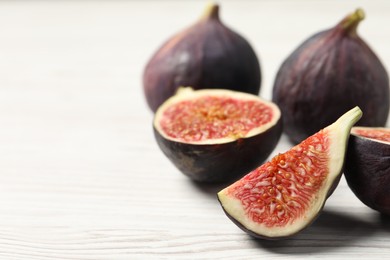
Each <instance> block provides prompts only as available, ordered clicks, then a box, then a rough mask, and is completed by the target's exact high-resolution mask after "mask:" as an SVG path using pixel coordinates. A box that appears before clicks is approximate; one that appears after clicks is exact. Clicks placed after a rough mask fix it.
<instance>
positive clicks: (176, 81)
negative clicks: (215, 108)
mask: <svg viewBox="0 0 390 260" xmlns="http://www.w3.org/2000/svg"><path fill="white" fill-rule="evenodd" d="M218 9H219V7H218V5H212V6H211V7H210V8H209V9H208V12H207V14H205V15H204V16H203V17H202V19H200V21H198V22H197V23H195V24H194V25H193V26H191V27H190V28H188V29H186V30H184V31H182V32H180V33H178V34H176V35H174V36H173V37H172V38H170V39H169V40H168V41H167V42H166V43H165V44H163V45H162V47H161V48H160V49H159V50H158V51H157V52H156V53H155V54H154V55H153V57H152V58H151V59H150V61H149V62H148V64H147V65H146V68H145V70H144V75H143V85H144V94H145V97H146V101H147V103H148V105H149V107H150V109H151V110H152V111H153V112H155V111H156V110H157V108H158V107H159V106H160V105H161V104H162V103H163V102H164V101H165V100H166V99H168V98H169V97H171V96H173V95H174V94H175V93H176V90H177V89H178V88H179V87H180V86H192V87H193V88H194V89H205V88H207V89H211V88H222V89H230V90H236V91H241V92H246V93H251V94H255V95H258V94H259V91H260V84H261V71H260V64H259V60H258V58H257V56H256V54H255V52H254V50H253V49H252V47H251V46H250V44H249V43H248V42H247V40H246V39H244V38H243V37H242V36H240V35H239V34H237V33H236V32H233V31H232V30H230V29H229V28H227V27H226V26H225V25H223V24H222V23H221V21H220V19H219V15H218Z"/></svg>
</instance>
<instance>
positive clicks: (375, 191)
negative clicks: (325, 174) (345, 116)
mask: <svg viewBox="0 0 390 260" xmlns="http://www.w3.org/2000/svg"><path fill="white" fill-rule="evenodd" d="M344 175H345V179H346V181H347V183H348V186H349V187H350V188H351V190H352V191H353V193H354V194H355V195H356V197H358V198H359V199H360V201H361V202H363V203H364V204H366V205H367V206H368V207H370V208H372V209H374V210H377V211H379V212H381V213H384V214H386V215H390V189H389V187H390V128H381V127H353V128H352V130H351V137H350V139H349V146H348V151H347V157H346V162H345V171H344Z"/></svg>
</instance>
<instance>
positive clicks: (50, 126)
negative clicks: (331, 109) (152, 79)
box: [0, 0, 390, 260]
mask: <svg viewBox="0 0 390 260" xmlns="http://www.w3.org/2000/svg"><path fill="white" fill-rule="evenodd" d="M220 4H221V19H222V20H223V21H224V22H225V23H226V24H227V25H229V26H230V27H231V28H233V29H235V30H236V31H238V32H240V33H241V34H242V35H244V36H245V37H246V38H247V39H248V40H249V41H250V42H251V44H252V45H253V47H254V49H255V50H256V51H257V53H258V55H259V57H260V59H261V64H262V71H263V82H262V90H261V93H260V94H261V95H262V96H263V97H264V98H267V99H270V98H271V89H272V85H273V80H274V76H275V74H276V71H277V69H278V67H279V65H280V64H281V62H282V61H283V59H284V58H286V57H287V55H288V54H289V53H290V52H291V51H292V50H293V49H294V48H295V47H296V46H297V45H298V44H299V43H301V42H302V41H303V40H304V39H306V38H307V37H309V36H310V35H312V34H313V33H315V32H317V31H319V30H322V29H325V28H328V27H330V26H333V25H334V24H335V23H336V22H338V21H339V20H340V19H341V18H342V17H344V16H345V15H346V14H347V13H349V12H352V11H354V10H355V8H357V7H362V8H363V9H364V10H365V11H366V14H367V19H366V20H365V21H363V22H362V24H361V26H360V28H359V33H360V35H362V37H363V38H364V39H366V41H367V42H368V43H369V44H370V45H371V46H372V48H373V49H374V50H375V51H376V52H377V54H378V55H379V56H380V57H381V59H382V60H383V62H384V63H385V65H386V66H387V67H389V68H390V48H389V46H390V30H389V28H388V25H389V23H390V2H389V1H385V0H382V1H369V0H367V1H335V0H334V1H325V0H323V1H309V0H306V1H304V0H300V1H283V0H280V1H220ZM205 5H206V2H205V1H1V2H0V200H1V202H0V259H10V260H11V259H225V258H226V259H302V258H303V257H309V258H310V259H313V258H316V259H341V258H343V259H350V258H354V259H388V258H389V257H390V219H385V218H383V217H381V216H380V215H379V214H377V213H376V212H374V211H373V210H370V209H369V208H367V207H365V206H364V205H363V204H362V203H361V202H360V201H359V200H358V199H357V198H356V197H355V196H354V195H353V194H352V192H351V191H350V190H349V188H348V187H347V185H346V183H345V180H344V179H342V180H341V183H340V185H339V186H338V188H337V190H336V191H335V193H334V194H333V196H332V197H331V198H330V199H329V200H328V202H327V204H326V205H325V209H324V212H323V214H322V215H321V216H320V217H319V218H318V219H317V221H316V222H315V223H314V224H313V225H312V226H310V227H309V228H307V229H306V230H304V231H303V232H302V233H300V234H298V235H297V236H295V237H292V238H290V239H287V240H283V241H273V242H269V241H261V240H255V239H253V238H251V237H250V236H248V235H246V234H245V233H243V232H242V231H241V230H239V229H238V228H237V227H236V226H235V225H234V224H233V223H232V222H231V221H230V220H228V219H227V218H226V216H225V215H224V213H223V212H222V209H221V207H220V206H219V203H218V202H217V199H216V195H215V193H216V192H217V191H218V190H219V189H220V188H222V187H221V186H212V185H197V184H195V183H193V182H191V181H189V180H188V179H187V178H186V177H185V176H183V175H182V174H181V173H179V172H178V170H176V168H174V166H173V165H172V164H171V163H170V162H169V161H168V160H167V159H166V158H165V157H164V155H163V154H162V152H161V151H160V150H159V148H158V146H157V144H156V143H155V140H154V137H153V133H152V125H151V121H152V117H153V115H152V113H151V111H150V110H149V109H148V107H147V106H146V102H145V99H144V96H143V92H142V84H141V75H142V71H143V68H144V66H145V63H146V62H147V60H148V59H149V58H150V56H151V55H152V53H153V52H154V51H155V50H156V49H157V48H158V47H159V46H160V44H161V43H162V42H163V41H165V40H166V39H167V37H169V36H170V35H172V34H173V33H175V32H177V31H178V30H180V29H182V28H184V27H186V26H188V25H190V24H192V23H193V22H194V21H195V20H196V19H197V18H198V17H199V16H200V14H201V12H202V11H203V8H204V6H205ZM290 146H291V145H290V144H289V142H288V141H287V139H286V137H285V136H283V137H282V139H281V141H280V144H279V145H278V146H277V148H276V149H275V151H274V153H273V155H274V154H276V153H278V152H284V151H285V150H286V149H288V148H289V147H290Z"/></svg>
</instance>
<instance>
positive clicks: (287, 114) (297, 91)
mask: <svg viewBox="0 0 390 260" xmlns="http://www.w3.org/2000/svg"><path fill="white" fill-rule="evenodd" d="M363 19H364V12H363V11H362V10H361V9H358V10H356V12H354V13H352V14H351V15H348V16H347V17H346V18H344V19H343V20H342V21H341V22H340V23H339V24H337V25H336V26H335V27H334V28H331V29H329V30H326V31H322V32H320V33H317V34H315V35H314V36H312V37H310V38H309V39H308V40H306V41H305V42H303V43H302V44H301V45H300V46H299V47H298V48H297V49H296V50H295V51H294V52H293V53H292V54H291V55H290V56H289V57H288V58H287V59H286V60H285V61H284V62H283V64H282V65H281V68H280V69H279V71H278V74H277V76H276V79H275V84H274V88H273V101H274V102H275V103H276V104H278V105H279V107H280V109H281V111H282V114H283V123H284V125H283V129H284V131H285V133H286V134H287V135H288V136H289V138H290V139H291V141H292V142H294V143H298V142H300V141H301V140H303V139H305V138H307V137H308V136H310V135H311V134H313V133H315V132H317V131H318V130H319V129H321V128H323V127H325V126H326V125H329V124H330V123H331V122H333V121H334V120H335V119H336V118H338V117H339V116H340V115H341V114H343V112H344V111H346V110H348V109H350V108H352V107H354V106H359V107H360V108H361V109H362V111H363V117H362V119H361V120H360V121H359V123H358V124H359V125H363V126H384V125H385V123H386V120H387V117H388V113H389V79H388V75H387V72H386V70H385V68H384V66H383V65H382V63H381V61H380V60H379V59H378V57H377V56H376V55H375V53H374V52H373V51H372V50H371V49H370V47H369V46H368V45H367V44H366V43H365V42H364V41H363V40H362V39H361V38H360V37H359V36H358V34H357V32H356V29H357V26H358V24H359V22H360V21H361V20H363Z"/></svg>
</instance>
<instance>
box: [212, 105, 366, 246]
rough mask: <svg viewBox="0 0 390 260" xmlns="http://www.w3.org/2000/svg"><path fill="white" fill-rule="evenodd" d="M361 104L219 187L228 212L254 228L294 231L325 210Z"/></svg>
mask: <svg viewBox="0 0 390 260" xmlns="http://www.w3.org/2000/svg"><path fill="white" fill-rule="evenodd" d="M361 116H362V112H361V110H360V108H358V107H355V108H353V109H351V110H350V111H348V112H347V113H345V114H344V115H343V116H341V117H340V118H339V119H338V120H337V121H336V122H334V123H333V124H331V125H329V126H327V127H326V128H324V129H322V130H320V131H319V132H317V133H315V134H314V135H312V136H310V137H308V138H307V139H305V140H304V141H302V142H301V143H300V144H298V145H296V146H294V147H293V148H291V149H290V150H289V151H287V152H285V153H283V154H278V155H276V156H275V157H274V158H272V159H271V160H270V161H268V162H266V163H265V164H263V165H261V166H260V167H258V168H256V169H255V170H253V171H251V172H250V173H248V174H247V175H245V176H244V177H243V178H242V179H240V180H238V181H236V182H235V183H233V184H232V185H230V186H228V187H226V188H225V189H223V190H222V191H220V192H219V193H218V199H219V201H220V203H221V205H222V207H223V210H224V211H225V213H226V214H227V216H228V217H229V218H230V219H231V220H232V221H233V222H234V223H235V224H237V225H238V226H239V227H240V228H242V229H243V230H244V231H246V232H248V233H249V234H251V235H253V236H255V237H258V238H265V239H279V238H284V237H289V236H291V235H293V234H296V233H297V232H299V231H301V230H302V229H304V228H305V227H306V226H308V225H309V224H310V223H312V221H314V219H315V218H316V217H317V216H318V214H319V213H320V212H321V210H322V208H323V206H324V204H325V201H326V199H327V198H328V197H329V196H330V195H331V194H332V192H333V190H334V189H335V188H336V186H337V185H338V183H339V180H340V176H341V173H342V169H343V163H344V157H345V153H346V148H347V141H348V137H349V133H350V130H351V127H352V126H353V125H354V124H355V123H356V122H357V121H358V120H359V119H360V117H361Z"/></svg>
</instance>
